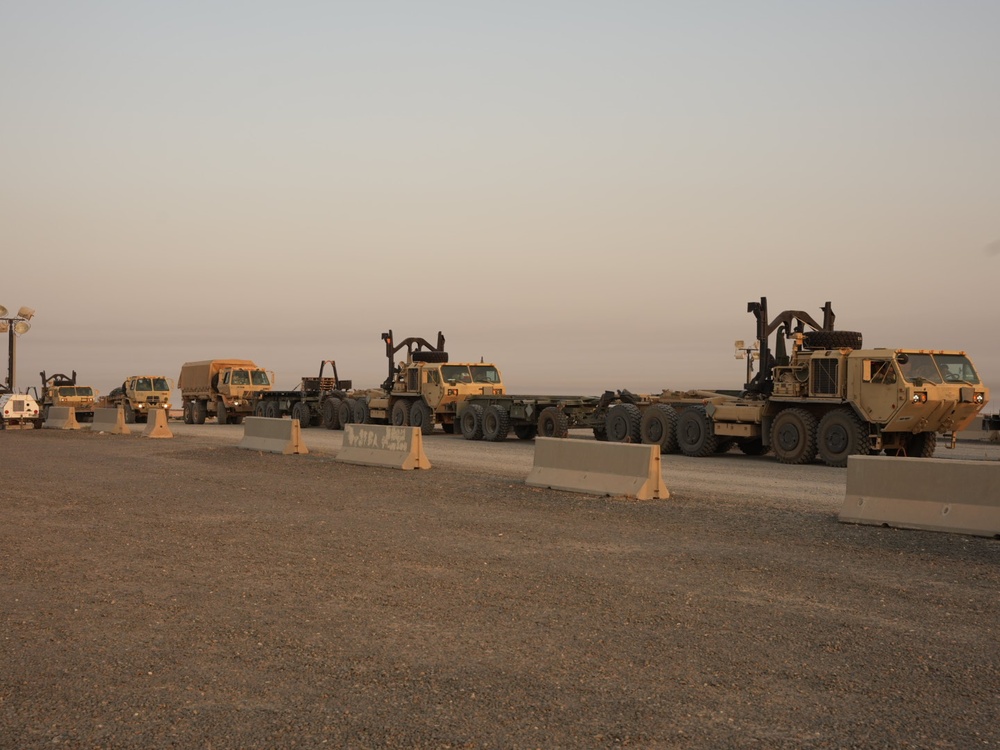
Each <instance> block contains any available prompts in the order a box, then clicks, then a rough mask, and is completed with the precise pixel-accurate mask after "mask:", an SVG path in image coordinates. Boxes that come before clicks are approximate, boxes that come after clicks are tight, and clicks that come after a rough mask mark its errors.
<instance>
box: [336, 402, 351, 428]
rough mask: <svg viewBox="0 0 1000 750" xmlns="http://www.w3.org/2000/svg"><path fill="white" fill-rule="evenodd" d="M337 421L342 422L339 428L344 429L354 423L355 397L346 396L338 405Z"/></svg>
mask: <svg viewBox="0 0 1000 750" xmlns="http://www.w3.org/2000/svg"><path fill="white" fill-rule="evenodd" d="M337 418H338V419H337V421H338V422H340V427H338V428H337V429H338V430H342V429H344V428H345V427H347V425H349V424H354V399H353V398H345V399H344V400H343V401H341V402H340V406H338V407H337Z"/></svg>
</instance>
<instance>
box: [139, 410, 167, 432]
mask: <svg viewBox="0 0 1000 750" xmlns="http://www.w3.org/2000/svg"><path fill="white" fill-rule="evenodd" d="M142 436H143V437H144V438H172V437H173V436H174V433H172V432H171V431H170V428H169V427H167V412H166V411H164V410H163V409H151V410H150V412H149V415H148V416H147V417H146V429H145V430H143V431H142Z"/></svg>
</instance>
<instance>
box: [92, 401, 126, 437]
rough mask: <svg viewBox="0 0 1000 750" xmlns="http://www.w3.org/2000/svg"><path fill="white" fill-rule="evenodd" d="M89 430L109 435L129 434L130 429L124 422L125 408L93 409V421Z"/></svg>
mask: <svg viewBox="0 0 1000 750" xmlns="http://www.w3.org/2000/svg"><path fill="white" fill-rule="evenodd" d="M90 431H91V432H107V433H109V434H111V435H131V434H132V430H130V429H129V428H128V425H126V424H125V410H124V409H122V407H120V406H119V407H117V408H115V409H94V421H93V422H91V424H90Z"/></svg>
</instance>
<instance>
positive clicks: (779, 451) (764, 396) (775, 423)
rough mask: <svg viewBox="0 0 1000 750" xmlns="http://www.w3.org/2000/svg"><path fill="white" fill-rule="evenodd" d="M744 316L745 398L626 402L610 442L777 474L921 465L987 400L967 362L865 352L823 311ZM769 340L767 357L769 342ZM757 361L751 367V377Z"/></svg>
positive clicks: (763, 307)
mask: <svg viewBox="0 0 1000 750" xmlns="http://www.w3.org/2000/svg"><path fill="white" fill-rule="evenodd" d="M747 309H748V311H749V312H752V313H753V314H754V315H755V316H756V318H757V342H755V346H751V347H743V346H742V342H737V356H739V355H740V350H741V349H742V351H743V355H744V356H746V357H747V375H748V382H747V383H746V385H745V387H744V390H743V391H742V393H740V394H739V395H738V396H734V395H730V394H724V393H716V394H704V395H703V397H700V398H699V394H672V393H669V392H664V393H663V394H660V395H658V396H639V397H634V396H631V394H629V396H630V398H628V399H625V400H627V401H628V403H620V404H616V405H615V406H613V407H612V408H611V409H610V410H609V411H608V415H607V422H606V428H605V434H606V437H607V439H609V440H614V441H624V442H640V441H641V442H645V443H658V444H659V445H660V447H661V450H663V451H664V452H669V451H671V450H678V449H679V450H680V451H681V452H682V453H685V454H687V455H689V456H708V455H711V454H713V453H720V452H725V451H726V450H728V449H729V448H730V447H732V446H733V445H737V446H738V447H739V448H740V449H741V450H743V451H744V452H745V453H748V454H752V455H755V454H762V453H766V452H768V451H773V452H774V454H775V456H776V457H777V459H778V460H779V461H781V462H783V463H789V464H805V463H811V462H812V461H814V460H815V459H816V457H817V456H819V458H820V459H821V460H822V461H823V462H824V463H826V464H828V465H830V466H846V465H847V459H848V457H849V456H851V455H866V454H870V453H878V452H880V451H884V452H885V453H887V454H890V455H901V456H916V457H924V458H926V457H930V456H932V455H933V454H934V450H935V447H936V446H937V443H938V438H939V436H942V435H943V436H945V437H948V438H950V445H949V447H954V445H955V435H956V433H958V432H959V431H960V430H962V429H964V428H965V427H967V426H968V425H969V424H970V423H971V422H972V421H973V420H974V419H975V418H976V417H977V415H978V414H979V412H980V411H981V410H982V409H983V407H984V406H985V404H986V402H987V401H989V389H988V388H987V387H986V386H985V385H984V384H983V382H982V380H981V379H980V377H979V374H978V373H977V372H976V369H975V367H974V366H973V364H972V361H971V360H970V359H969V357H968V356H967V355H966V354H965V352H962V351H957V350H955V351H950V350H934V351H931V350H923V349H903V348H899V349H863V348H862V336H861V334H860V333H857V332H854V331H838V330H834V319H835V316H834V314H833V309H832V308H831V306H830V303H829V302H827V303H826V306H825V307H824V308H822V310H823V313H824V319H823V323H822V324H820V323H818V322H816V321H815V320H814V319H813V318H812V317H811V316H810V315H808V314H807V313H804V312H802V311H798V310H786V311H785V312H783V313H781V314H780V315H778V316H777V317H776V318H775V319H774V320H773V321H769V320H768V314H767V300H766V298H762V299H761V301H760V302H759V303H757V302H751V303H749V305H748V308H747ZM807 326H808V327H809V329H811V330H806V327H807ZM776 332H777V343H776V346H775V351H774V352H772V350H771V347H770V345H769V343H768V342H769V338H770V336H771V335H772V334H774V333H776ZM786 339H788V340H791V341H792V348H791V353H790V354H788V353H786V346H785V340H786ZM756 357H759V361H760V366H759V370H758V372H757V374H756V376H754V377H752V378H751V377H750V375H751V372H752V363H753V361H754V358H756Z"/></svg>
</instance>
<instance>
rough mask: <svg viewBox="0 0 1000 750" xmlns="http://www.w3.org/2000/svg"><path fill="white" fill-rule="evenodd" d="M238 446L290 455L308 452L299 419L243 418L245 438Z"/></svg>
mask: <svg viewBox="0 0 1000 750" xmlns="http://www.w3.org/2000/svg"><path fill="white" fill-rule="evenodd" d="M236 447H237V448H245V449H247V450H251V451H264V452H265V453H280V454H282V455H284V456H290V455H292V454H295V453H308V452H309V449H308V448H306V445H305V443H303V442H302V427H301V425H299V420H297V419H272V418H270V417H247V418H246V419H244V420H243V439H242V440H241V441H240V443H239V445H237V446H236Z"/></svg>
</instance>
